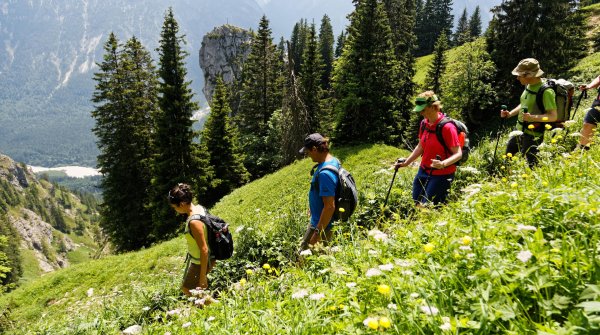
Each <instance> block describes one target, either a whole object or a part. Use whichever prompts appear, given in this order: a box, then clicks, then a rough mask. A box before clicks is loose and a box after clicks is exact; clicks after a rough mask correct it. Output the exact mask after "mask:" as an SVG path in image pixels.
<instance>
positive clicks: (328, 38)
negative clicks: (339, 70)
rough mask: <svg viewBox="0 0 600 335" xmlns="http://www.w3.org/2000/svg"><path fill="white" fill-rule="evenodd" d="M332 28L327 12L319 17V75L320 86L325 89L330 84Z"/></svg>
mask: <svg viewBox="0 0 600 335" xmlns="http://www.w3.org/2000/svg"><path fill="white" fill-rule="evenodd" d="M334 42H335V41H334V37H333V28H332V27H331V19H330V18H329V16H327V14H325V15H323V18H322V19H321V27H320V29H319V53H320V55H321V60H322V61H323V73H322V75H321V88H322V89H323V90H325V91H327V90H328V89H329V87H330V86H331V71H333V43H334Z"/></svg>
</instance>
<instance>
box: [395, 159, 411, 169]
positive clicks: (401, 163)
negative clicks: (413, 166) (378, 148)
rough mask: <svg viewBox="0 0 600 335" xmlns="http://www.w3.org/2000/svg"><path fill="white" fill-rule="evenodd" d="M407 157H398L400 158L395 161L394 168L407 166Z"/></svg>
mask: <svg viewBox="0 0 600 335" xmlns="http://www.w3.org/2000/svg"><path fill="white" fill-rule="evenodd" d="M407 165H408V163H407V162H406V158H398V160H397V161H396V162H395V163H394V165H393V167H394V169H396V170H398V168H401V167H405V166H407Z"/></svg>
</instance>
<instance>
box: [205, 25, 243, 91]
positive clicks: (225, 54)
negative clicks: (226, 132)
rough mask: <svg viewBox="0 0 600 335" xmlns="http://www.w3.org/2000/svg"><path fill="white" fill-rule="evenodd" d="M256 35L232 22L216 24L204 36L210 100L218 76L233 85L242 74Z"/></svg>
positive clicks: (206, 85) (206, 75)
mask: <svg viewBox="0 0 600 335" xmlns="http://www.w3.org/2000/svg"><path fill="white" fill-rule="evenodd" d="M251 39H252V34H251V33H250V32H249V31H247V30H244V29H242V28H238V27H235V26H232V25H223V26H220V27H216V28H215V29H213V30H212V31H211V32H209V33H208V34H206V35H204V38H203V39H202V46H201V47H200V68H201V69H202V71H203V72H204V88H203V89H202V92H204V96H205V97H206V100H208V101H209V102H210V101H211V100H212V94H213V91H214V89H215V85H216V82H217V77H218V76H219V75H220V76H223V81H224V82H225V83H227V84H231V83H233V82H234V81H237V80H238V79H239V78H240V76H241V74H242V66H243V64H244V61H245V60H246V58H247V57H248V54H249V53H250V40H251Z"/></svg>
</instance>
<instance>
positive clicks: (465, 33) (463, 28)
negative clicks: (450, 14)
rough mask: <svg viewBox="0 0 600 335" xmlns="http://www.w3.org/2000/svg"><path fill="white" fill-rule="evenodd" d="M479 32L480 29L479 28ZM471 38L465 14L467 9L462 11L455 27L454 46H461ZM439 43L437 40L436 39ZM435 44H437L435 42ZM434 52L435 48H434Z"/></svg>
mask: <svg viewBox="0 0 600 335" xmlns="http://www.w3.org/2000/svg"><path fill="white" fill-rule="evenodd" d="M480 30H481V27H480ZM470 38H471V29H470V26H469V18H468V14H467V8H466V7H465V9H464V10H463V13H462V15H461V16H460V18H459V19H458V24H457V25H456V31H455V32H454V36H453V42H454V45H455V46H459V45H463V44H465V43H466V42H468V41H469V39H470ZM438 41H439V39H438ZM436 43H437V42H436ZM434 52H435V47H434Z"/></svg>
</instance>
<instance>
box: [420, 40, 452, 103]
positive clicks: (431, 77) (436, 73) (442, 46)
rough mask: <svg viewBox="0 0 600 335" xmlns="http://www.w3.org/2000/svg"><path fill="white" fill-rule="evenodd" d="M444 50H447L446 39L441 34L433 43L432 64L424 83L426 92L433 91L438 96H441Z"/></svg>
mask: <svg viewBox="0 0 600 335" xmlns="http://www.w3.org/2000/svg"><path fill="white" fill-rule="evenodd" d="M446 50H448V37H447V36H446V34H444V33H442V34H441V35H440V37H439V38H438V40H437V42H435V48H434V49H433V62H432V63H431V65H430V66H429V71H428V72H427V81H426V83H425V86H426V89H427V90H433V91H434V92H435V93H437V94H439V95H442V89H441V80H442V76H443V75H444V71H445V70H446Z"/></svg>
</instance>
